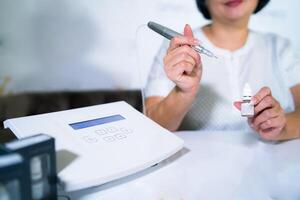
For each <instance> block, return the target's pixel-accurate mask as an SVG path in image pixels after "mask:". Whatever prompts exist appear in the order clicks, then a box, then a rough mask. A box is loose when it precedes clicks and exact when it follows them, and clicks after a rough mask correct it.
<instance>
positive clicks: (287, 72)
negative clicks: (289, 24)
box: [277, 38, 300, 88]
mask: <svg viewBox="0 0 300 200" xmlns="http://www.w3.org/2000/svg"><path fill="white" fill-rule="evenodd" d="M277 45H278V46H277V59H278V62H279V66H280V68H281V69H282V70H283V73H284V74H283V75H284V79H285V82H286V83H287V86H288V87H289V88H291V87H293V86H295V85H297V84H300V56H299V55H297V53H296V51H295V50H294V49H293V47H292V45H291V43H290V42H289V41H288V40H285V39H282V38H280V39H279V40H278V44H277Z"/></svg>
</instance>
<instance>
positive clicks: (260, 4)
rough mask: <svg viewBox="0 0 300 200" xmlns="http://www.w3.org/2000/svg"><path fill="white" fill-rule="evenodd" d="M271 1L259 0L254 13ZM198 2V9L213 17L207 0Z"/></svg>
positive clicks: (204, 14) (206, 16) (198, 0)
mask: <svg viewBox="0 0 300 200" xmlns="http://www.w3.org/2000/svg"><path fill="white" fill-rule="evenodd" d="M269 1H270V0H258V4H257V7H256V9H255V10H254V12H253V13H257V12H259V11H260V10H261V9H263V8H264V7H265V6H266V5H267V4H268V3H269ZM196 4H197V7H198V10H199V11H200V12H201V13H202V15H203V16H204V18H205V19H211V16H210V13H209V10H208V8H207V6H206V3H205V0H196Z"/></svg>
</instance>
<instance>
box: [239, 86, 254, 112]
mask: <svg viewBox="0 0 300 200" xmlns="http://www.w3.org/2000/svg"><path fill="white" fill-rule="evenodd" d="M251 98H252V90H251V87H250V85H249V84H248V83H246V84H245V86H244V89H243V97H242V104H241V115H242V117H253V116H254V105H253V104H252V102H251Z"/></svg>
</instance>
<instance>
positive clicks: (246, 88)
mask: <svg viewBox="0 0 300 200" xmlns="http://www.w3.org/2000/svg"><path fill="white" fill-rule="evenodd" d="M251 96H252V90H251V87H250V85H249V83H246V84H245V86H244V89H243V97H251Z"/></svg>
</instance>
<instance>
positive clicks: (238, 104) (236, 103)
mask: <svg viewBox="0 0 300 200" xmlns="http://www.w3.org/2000/svg"><path fill="white" fill-rule="evenodd" d="M233 105H234V107H236V109H238V110H241V105H242V102H241V101H235V102H233Z"/></svg>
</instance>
